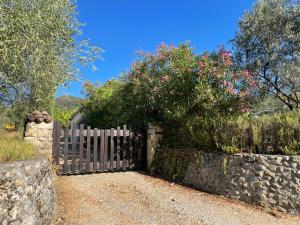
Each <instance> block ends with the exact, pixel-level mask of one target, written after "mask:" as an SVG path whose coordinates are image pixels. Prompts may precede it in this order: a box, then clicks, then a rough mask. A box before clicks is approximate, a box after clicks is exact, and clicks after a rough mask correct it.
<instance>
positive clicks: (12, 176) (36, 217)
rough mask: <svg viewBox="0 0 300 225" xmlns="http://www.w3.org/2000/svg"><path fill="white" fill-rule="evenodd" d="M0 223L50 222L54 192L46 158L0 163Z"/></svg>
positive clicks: (52, 212)
mask: <svg viewBox="0 0 300 225" xmlns="http://www.w3.org/2000/svg"><path fill="white" fill-rule="evenodd" d="M0 190H1V194H0V196H1V201H0V224H35V225H47V224H49V225H50V224H51V222H52V217H53V215H54V213H55V209H56V195H55V190H54V184H53V180H52V172H51V163H50V162H49V160H47V159H45V158H38V159H31V160H25V161H19V162H9V163H0Z"/></svg>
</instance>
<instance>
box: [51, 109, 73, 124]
mask: <svg viewBox="0 0 300 225" xmlns="http://www.w3.org/2000/svg"><path fill="white" fill-rule="evenodd" d="M76 111H77V109H76V108H73V109H60V108H56V109H55V110H54V113H53V118H54V119H55V120H56V121H58V122H60V124H61V126H62V127H66V126H67V125H69V124H70V119H71V117H72V115H73V114H74V113H75V112H76Z"/></svg>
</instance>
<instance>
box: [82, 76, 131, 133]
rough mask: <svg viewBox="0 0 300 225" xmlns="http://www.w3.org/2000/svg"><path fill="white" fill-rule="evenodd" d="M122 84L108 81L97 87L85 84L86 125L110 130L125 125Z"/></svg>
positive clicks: (126, 109)
mask: <svg viewBox="0 0 300 225" xmlns="http://www.w3.org/2000/svg"><path fill="white" fill-rule="evenodd" d="M123 88H124V83H123V82H122V81H119V80H110V81H108V82H106V83H105V84H104V85H102V86H100V87H98V86H93V85H92V84H90V83H86V84H85V93H86V97H87V98H86V100H84V101H83V110H84V114H85V119H86V121H87V123H88V124H89V125H91V126H93V127H98V128H111V127H116V126H120V125H122V124H127V121H128V118H126V116H127V113H128V110H130V108H127V107H126V103H125V101H124V99H123V97H124V96H123Z"/></svg>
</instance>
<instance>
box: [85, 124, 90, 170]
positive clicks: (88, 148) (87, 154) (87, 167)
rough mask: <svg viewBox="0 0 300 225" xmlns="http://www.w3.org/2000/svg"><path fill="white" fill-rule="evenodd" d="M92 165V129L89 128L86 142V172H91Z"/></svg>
mask: <svg viewBox="0 0 300 225" xmlns="http://www.w3.org/2000/svg"><path fill="white" fill-rule="evenodd" d="M90 164H91V127H90V126H88V128H87V140H86V171H87V172H90V169H91V168H90Z"/></svg>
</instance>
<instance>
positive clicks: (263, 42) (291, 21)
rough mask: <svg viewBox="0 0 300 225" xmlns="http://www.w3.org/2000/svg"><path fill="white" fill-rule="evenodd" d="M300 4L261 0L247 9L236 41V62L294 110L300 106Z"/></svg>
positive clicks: (262, 87) (260, 84)
mask: <svg viewBox="0 0 300 225" xmlns="http://www.w3.org/2000/svg"><path fill="white" fill-rule="evenodd" d="M299 24H300V3H299V1H298V0H297V1H295V0H259V1H257V3H256V4H255V5H254V6H253V8H252V10H251V11H249V12H246V13H245V14H244V16H243V18H242V20H241V21H240V23H239V31H238V32H237V34H236V36H235V39H234V40H233V43H234V46H235V52H236V61H237V63H238V64H239V65H240V67H242V68H247V69H248V70H249V71H250V72H251V73H252V74H253V75H254V76H255V78H256V80H257V81H258V83H259V87H260V89H261V92H262V93H264V92H268V93H270V94H272V95H274V96H276V97H277V98H278V99H280V100H281V101H282V102H283V103H285V104H286V105H287V106H288V107H289V108H290V109H293V108H298V107H299V105H300V100H299V94H300V83H299V79H300V61H299V55H300V25H299Z"/></svg>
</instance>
